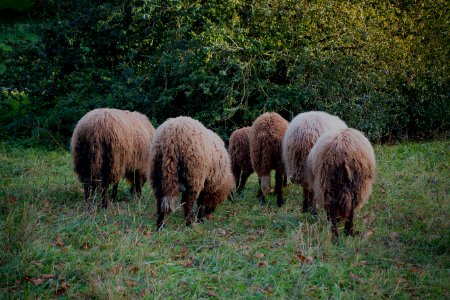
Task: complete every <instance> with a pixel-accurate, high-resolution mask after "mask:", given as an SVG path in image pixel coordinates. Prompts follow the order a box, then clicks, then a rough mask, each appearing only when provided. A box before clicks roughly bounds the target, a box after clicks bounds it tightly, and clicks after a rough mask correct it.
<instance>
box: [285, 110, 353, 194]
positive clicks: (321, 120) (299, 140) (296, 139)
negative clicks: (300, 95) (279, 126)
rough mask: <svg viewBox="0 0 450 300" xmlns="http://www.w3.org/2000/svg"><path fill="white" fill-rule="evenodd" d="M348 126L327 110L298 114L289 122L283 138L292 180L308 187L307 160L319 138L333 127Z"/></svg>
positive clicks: (287, 169)
mask: <svg viewBox="0 0 450 300" xmlns="http://www.w3.org/2000/svg"><path fill="white" fill-rule="evenodd" d="M341 128H347V124H345V122H344V121H342V120H341V119H340V118H339V117H337V116H334V115H330V114H328V113H326V112H321V111H311V112H305V113H300V114H298V115H297V116H296V117H295V118H294V119H292V121H291V122H290V123H289V126H288V128H287V131H286V134H285V136H284V138H283V146H282V148H283V151H282V153H283V162H284V166H285V168H286V173H287V175H288V176H289V177H290V179H291V180H292V182H294V183H297V184H300V185H302V186H303V187H306V184H307V180H306V172H305V171H306V160H307V158H308V154H309V152H310V151H311V149H312V147H313V146H314V144H315V143H316V141H317V139H318V138H319V137H320V136H321V135H322V134H323V133H325V132H327V131H329V130H333V129H341Z"/></svg>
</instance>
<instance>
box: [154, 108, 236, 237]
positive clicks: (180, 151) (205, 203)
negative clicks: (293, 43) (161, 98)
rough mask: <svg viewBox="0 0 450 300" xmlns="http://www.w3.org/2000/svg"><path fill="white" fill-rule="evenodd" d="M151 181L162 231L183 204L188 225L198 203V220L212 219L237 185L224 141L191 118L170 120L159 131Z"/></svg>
mask: <svg viewBox="0 0 450 300" xmlns="http://www.w3.org/2000/svg"><path fill="white" fill-rule="evenodd" d="M148 178H149V181H150V182H151V185H152V187H153V190H154V192H155V195H156V199H157V209H158V220H157V221H156V226H157V228H158V229H161V227H162V226H163V225H164V214H166V213H170V212H173V211H174V210H175V209H176V205H177V204H176V203H177V198H178V196H179V193H180V191H182V198H181V204H182V206H183V209H184V216H185V218H186V225H190V224H191V223H192V221H193V218H194V216H193V211H192V208H193V205H194V202H195V200H197V206H198V219H199V220H200V221H203V219H204V218H205V214H206V217H208V218H209V217H210V216H211V214H212V213H213V212H214V210H215V208H216V206H217V205H219V204H220V203H222V202H223V201H224V200H225V199H226V197H227V196H228V194H229V193H230V192H231V188H232V186H233V184H234V180H233V175H232V173H231V166H230V158H229V156H228V153H227V151H226V149H225V145H224V143H223V141H222V140H221V139H220V138H219V137H218V136H217V135H216V134H215V133H214V132H212V131H211V130H209V129H206V128H205V127H204V126H203V124H201V123H200V122H199V121H197V120H194V119H191V118H189V117H178V118H174V119H168V120H167V121H165V122H164V123H163V124H161V126H159V127H158V128H157V129H156V131H155V135H154V138H153V142H152V147H151V151H150V167H149V175H148Z"/></svg>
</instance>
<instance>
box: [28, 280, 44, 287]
mask: <svg viewBox="0 0 450 300" xmlns="http://www.w3.org/2000/svg"><path fill="white" fill-rule="evenodd" d="M31 282H33V283H34V285H35V286H38V285H41V284H43V283H44V279H42V278H31Z"/></svg>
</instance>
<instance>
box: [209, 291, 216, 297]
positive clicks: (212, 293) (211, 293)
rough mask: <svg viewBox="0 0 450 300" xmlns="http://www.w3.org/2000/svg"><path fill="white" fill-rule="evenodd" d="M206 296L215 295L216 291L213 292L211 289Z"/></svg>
mask: <svg viewBox="0 0 450 300" xmlns="http://www.w3.org/2000/svg"><path fill="white" fill-rule="evenodd" d="M208 296H209V297H217V293H215V292H213V291H209V292H208Z"/></svg>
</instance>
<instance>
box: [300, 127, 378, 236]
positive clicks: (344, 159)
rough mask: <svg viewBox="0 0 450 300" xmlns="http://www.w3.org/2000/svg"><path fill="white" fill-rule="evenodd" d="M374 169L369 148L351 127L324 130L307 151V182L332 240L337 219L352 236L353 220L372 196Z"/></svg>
mask: <svg viewBox="0 0 450 300" xmlns="http://www.w3.org/2000/svg"><path fill="white" fill-rule="evenodd" d="M375 169H376V166H375V155H374V152H373V148H372V145H371V144H370V142H369V140H368V139H367V138H366V137H365V136H364V135H363V134H362V133H361V132H359V131H358V130H355V129H352V128H347V129H339V130H333V131H328V132H327V133H325V134H323V135H322V136H321V137H320V138H319V139H318V140H317V142H316V143H315V145H314V147H313V148H312V149H311V152H310V153H309V156H308V160H307V174H308V175H307V178H308V182H309V183H310V185H311V186H312V188H313V191H314V202H315V203H316V204H317V205H319V206H321V207H323V208H324V209H325V211H326V213H327V217H328V220H329V221H331V226H332V233H333V238H334V239H336V238H337V237H338V236H339V233H338V229H337V221H338V220H339V219H343V220H345V232H346V233H347V234H348V235H353V217H354V215H355V213H356V212H357V211H359V210H360V209H361V207H362V206H363V205H364V204H365V203H366V202H367V200H368V199H369V196H370V194H371V193H372V185H373V183H374V181H375V175H376V174H375V173H376V170H375Z"/></svg>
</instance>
